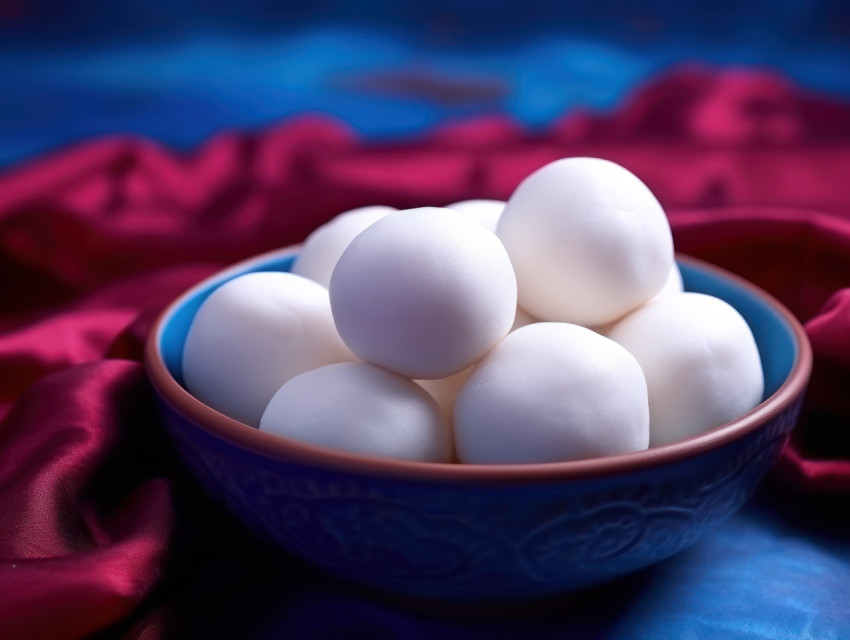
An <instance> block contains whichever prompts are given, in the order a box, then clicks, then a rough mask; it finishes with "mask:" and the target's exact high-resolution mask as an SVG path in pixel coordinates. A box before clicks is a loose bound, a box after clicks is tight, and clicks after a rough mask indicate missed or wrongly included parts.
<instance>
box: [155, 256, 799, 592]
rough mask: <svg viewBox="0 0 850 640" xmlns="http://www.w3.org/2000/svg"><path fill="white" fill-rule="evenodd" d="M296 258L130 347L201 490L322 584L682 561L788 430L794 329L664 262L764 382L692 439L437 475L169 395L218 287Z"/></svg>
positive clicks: (512, 586) (464, 588) (721, 286)
mask: <svg viewBox="0 0 850 640" xmlns="http://www.w3.org/2000/svg"><path fill="white" fill-rule="evenodd" d="M296 255H297V247H296V248H287V249H282V250H279V251H276V252H271V253H267V254H263V255H261V256H258V257H256V258H253V259H250V260H247V261H245V262H242V263H239V264H237V265H235V266H233V267H231V268H229V269H226V270H225V271H222V272H221V273H219V274H217V275H215V276H213V277H211V278H209V279H207V280H205V281H203V282H202V283H200V284H199V285H197V286H196V287H194V288H192V289H191V290H189V291H188V292H187V293H186V294H184V295H183V296H182V297H180V298H179V299H178V300H176V301H175V302H174V303H173V304H172V305H171V306H169V307H168V308H167V309H166V310H165V311H164V312H163V314H162V315H161V316H160V318H159V319H158V320H157V322H156V324H155V326H154V328H153V330H152V332H151V335H150V337H149V338H148V342H147V345H146V352H145V361H146V366H147V370H148V373H149V376H150V379H151V382H152V384H153V387H154V389H155V391H156V394H157V396H158V401H159V405H160V410H161V414H162V417H163V420H164V424H165V426H166V429H167V431H168V433H169V434H170V436H171V438H172V439H173V441H174V442H175V443H176V446H177V449H178V451H179V453H180V455H181V457H182V459H183V460H184V461H185V463H186V465H187V466H188V467H189V469H190V470H191V472H192V473H193V474H194V476H195V477H196V478H197V479H198V481H199V482H200V484H201V485H202V486H203V487H204V488H205V490H206V491H207V492H208V493H209V494H211V495H212V496H213V497H214V498H215V499H217V500H219V501H221V502H222V503H224V504H225V505H226V507H227V508H228V509H229V510H231V511H232V512H233V513H234V514H236V516H237V517H239V518H240V519H241V520H242V521H243V522H244V523H245V524H246V525H247V526H249V527H250V528H252V529H253V530H255V531H256V532H258V533H259V534H261V535H263V536H266V537H268V538H271V539H272V540H274V541H276V542H277V543H278V544H279V545H280V546H281V547H282V548H284V549H286V550H288V551H289V552H291V553H294V554H297V555H299V556H301V557H303V558H305V559H307V560H308V561H310V562H311V563H313V564H315V565H317V566H319V567H321V568H323V569H325V570H327V571H328V572H331V573H332V574H334V575H337V576H339V577H342V578H345V579H348V580H351V581H354V582H357V583H360V584H364V585H368V586H370V587H376V588H378V589H381V590H388V591H391V592H394V593H396V594H404V595H408V596H415V597H424V598H429V599H430V598H440V599H442V598H451V599H453V600H505V599H519V598H536V597H541V596H547V595H552V594H557V593H559V592H563V591H566V590H570V589H576V588H580V587H583V586H586V585H591V584H595V583H599V582H603V581H606V580H610V579H613V578H616V577H619V576H622V575H625V574H627V573H630V572H633V571H636V570H638V569H641V568H643V567H646V566H648V565H651V564H653V563H656V562H658V561H660V560H663V559H665V558H668V557H670V556H672V555H673V554H675V553H677V552H679V551H681V550H682V549H685V548H686V547H688V546H690V545H692V544H693V543H695V542H696V541H697V540H699V538H700V537H701V536H702V535H703V534H704V533H705V532H706V531H707V530H709V529H710V528H712V527H715V526H717V525H718V524H719V523H721V522H722V521H723V520H725V519H726V518H727V517H728V516H730V515H731V514H732V513H734V512H735V511H736V510H737V509H739V508H740V507H741V506H742V505H743V504H744V502H745V501H746V500H747V499H748V498H749V497H750V496H751V495H752V493H753V491H754V490H755V488H756V486H757V484H758V482H759V481H760V479H761V478H762V476H763V475H764V473H765V472H766V471H767V469H768V468H769V467H770V465H771V464H772V463H773V462H774V461H775V460H776V459H777V457H778V456H779V453H780V451H781V449H782V447H783V446H784V445H785V443H786V441H787V439H788V436H789V434H790V432H791V430H792V428H793V427H794V424H795V421H796V418H797V415H798V413H799V410H800V404H801V401H802V397H803V393H804V390H805V387H806V384H807V382H808V378H809V374H810V370H811V362H812V357H811V348H810V346H809V343H808V339H807V337H806V334H805V332H804V330H803V328H802V327H801V326H800V324H799V322H798V321H797V320H796V319H795V318H794V317H793V316H792V315H791V313H790V312H789V311H788V310H787V309H785V308H784V307H783V306H782V305H781V304H780V303H779V302H777V301H776V300H775V299H774V298H772V297H771V296H769V295H768V294H766V293H765V292H763V291H761V290H760V289H758V288H757V287H755V286H754V285H752V284H750V283H747V282H746V281H744V280H742V279H741V278H738V277H737V276H734V275H732V274H730V273H728V272H725V271H723V270H721V269H719V268H717V267H714V266H711V265H709V264H706V263H704V262H701V261H698V260H695V259H693V258H688V257H684V256H679V257H678V263H679V266H680V269H681V271H682V276H683V280H684V284H685V289H686V290H688V291H696V292H701V293H706V294H710V295H713V296H716V297H718V298H721V299H723V300H725V301H726V302H728V303H730V304H731V305H732V306H733V307H735V308H736V309H737V310H738V311H739V312H740V313H741V314H742V315H743V316H744V318H745V319H746V320H747V322H748V323H749V325H750V327H751V329H752V331H753V335H754V336H755V339H756V343H757V345H758V348H759V353H760V355H761V360H762V366H763V369H764V374H765V396H764V400H763V402H762V403H761V404H760V405H758V406H757V407H756V408H755V409H753V410H752V411H750V412H748V413H747V414H745V415H743V416H741V417H740V418H738V419H736V420H734V421H732V422H730V423H728V424H725V425H723V426H720V427H718V428H716V429H713V430H711V431H708V432H706V433H703V434H701V435H699V436H696V437H693V438H690V439H688V440H684V441H681V442H677V443H674V444H669V445H665V446H661V447H656V448H653V449H649V450H646V451H639V452H635V453H629V454H624V455H617V456H611V457H606V458H596V459H592V460H580V461H572V462H561V463H545V464H519V465H452V464H440V463H426V462H411V461H403V460H391V459H384V458H376V457H370V456H364V455H356V454H350V453H346V452H340V451H334V450H330V449H325V448H321V447H316V446H311V445H307V444H303V443H300V442H295V441H292V440H288V439H284V438H280V437H277V436H274V435H271V434H268V433H265V432H261V431H259V430H257V429H255V428H253V427H249V426H247V425H244V424H242V423H240V422H237V421H235V420H233V419H231V418H228V417H226V416H224V415H222V414H220V413H218V412H216V411H215V410H213V409H211V408H209V407H207V406H206V405H204V404H202V403H201V402H200V401H198V400H196V399H195V398H194V397H193V396H191V395H190V394H189V393H188V392H187V391H186V390H185V389H184V388H183V387H182V386H181V383H182V377H181V360H182V354H183V343H184V341H185V338H186V333H187V331H188V329H189V326H190V325H191V322H192V319H193V317H194V315H195V313H196V311H197V309H198V307H199V306H200V305H201V303H202V302H203V301H204V299H206V297H207V296H208V295H209V294H210V293H211V292H212V291H213V290H214V289H215V288H216V287H217V286H219V285H221V284H222V283H224V282H226V281H227V280H229V279H232V278H234V277H236V276H239V275H242V274H244V273H249V272H253V271H287V270H289V268H290V266H291V265H292V262H293V260H294V258H295V256H296Z"/></svg>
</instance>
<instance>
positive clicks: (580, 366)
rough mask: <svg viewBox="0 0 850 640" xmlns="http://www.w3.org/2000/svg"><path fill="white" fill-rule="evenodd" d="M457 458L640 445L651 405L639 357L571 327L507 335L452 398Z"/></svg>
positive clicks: (521, 459)
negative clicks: (453, 401)
mask: <svg viewBox="0 0 850 640" xmlns="http://www.w3.org/2000/svg"><path fill="white" fill-rule="evenodd" d="M454 433H455V448H456V451H457V455H458V458H459V459H460V461H461V462H464V463H471V464H512V463H537V462H559V461H566V460H580V459H584V458H595V457H599V456H610V455H615V454H620V453H627V452H631V451H639V450H642V449H646V447H647V444H648V442H649V407H648V404H647V391H646V382H645V381H644V377H643V372H642V371H641V368H640V365H639V364H638V363H637V360H635V359H634V357H632V356H631V355H630V354H629V352H628V351H626V350H625V349H624V348H622V347H621V346H620V345H618V344H617V343H615V342H613V341H611V340H608V339H607V338H605V337H603V336H600V335H599V334H596V333H594V332H593V331H591V330H590V329H586V328H584V327H580V326H578V325H572V324H566V323H558V322H541V323H535V324H530V325H527V326H525V327H522V328H520V329H517V330H516V331H514V332H512V333H511V334H509V335H508V336H507V337H506V338H505V339H504V340H502V341H501V342H500V343H499V344H498V345H496V346H495V347H494V348H493V350H492V351H490V353H488V354H487V356H486V357H485V358H484V359H482V360H481V362H479V363H478V364H477V365H476V367H475V369H474V370H473V372H472V374H471V375H470V376H469V379H468V380H467V381H466V384H464V386H463V388H462V389H461V390H460V393H459V394H458V397H457V401H456V403H455V413H454Z"/></svg>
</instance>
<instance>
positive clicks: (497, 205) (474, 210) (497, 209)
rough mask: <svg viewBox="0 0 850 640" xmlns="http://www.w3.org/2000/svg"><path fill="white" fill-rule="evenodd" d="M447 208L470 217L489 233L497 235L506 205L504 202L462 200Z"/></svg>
mask: <svg viewBox="0 0 850 640" xmlns="http://www.w3.org/2000/svg"><path fill="white" fill-rule="evenodd" d="M446 208H447V209H452V210H454V211H457V212H459V213H462V214H463V215H465V216H469V217H470V218H472V219H473V220H475V221H476V222H477V223H478V224H480V225H481V226H482V227H484V228H485V229H487V230H488V231H492V232H493V233H496V226H498V224H499V218H501V217H502V211H504V210H505V203H504V201H502V200H462V201H460V202H454V203H452V204H450V205H448V206H447V207H446Z"/></svg>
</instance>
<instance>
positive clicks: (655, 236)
mask: <svg viewBox="0 0 850 640" xmlns="http://www.w3.org/2000/svg"><path fill="white" fill-rule="evenodd" d="M496 233H497V235H498V236H499V237H500V238H501V239H502V242H503V243H504V245H505V248H506V249H507V251H508V254H509V255H510V257H511V261H512V262H513V265H514V270H515V272H516V276H517V283H518V286H519V304H520V305H521V306H522V307H523V308H524V309H525V310H526V311H528V312H529V313H530V314H531V315H533V316H535V317H536V318H539V319H540V320H544V321H558V322H572V323H576V324H581V325H584V326H600V325H604V324H606V323H608V322H611V321H612V320H616V319H617V318H620V317H622V316H624V315H625V314H627V313H628V312H630V311H632V310H634V309H636V308H638V307H639V306H641V305H642V304H644V303H645V302H647V301H648V300H649V299H651V298H652V297H653V296H654V295H655V294H657V293H658V292H659V291H660V290H661V288H662V287H663V286H664V282H665V280H666V279H667V277H668V276H669V274H670V269H671V267H672V266H673V240H672V236H671V233H670V226H669V224H668V222H667V217H666V216H665V214H664V210H663V209H662V208H661V205H660V204H659V203H658V200H656V199H655V196H654V195H652V192H651V191H650V190H649V189H648V188H647V186H646V185H645V184H644V183H643V182H641V181H640V180H639V179H638V178H637V177H636V176H635V175H634V174H632V173H631V172H629V171H628V170H627V169H624V168H623V167H621V166H619V165H617V164H615V163H613V162H609V161H608V160H602V159H599V158H566V159H562V160H557V161H555V162H552V163H551V164H548V165H546V166H545V167H543V168H542V169H539V170H538V171H535V172H534V173H532V174H531V175H530V176H528V177H527V178H526V179H525V180H523V182H522V183H521V184H520V185H519V187H517V189H516V191H514V193H513V195H511V197H510V199H509V200H508V203H507V205H506V206H505V210H504V212H503V213H502V217H501V218H500V220H499V226H498V228H497V230H496Z"/></svg>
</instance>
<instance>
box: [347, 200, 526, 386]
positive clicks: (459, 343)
mask: <svg viewBox="0 0 850 640" xmlns="http://www.w3.org/2000/svg"><path fill="white" fill-rule="evenodd" d="M330 299H331V309H332V310H333V315H334V320H335V321H336V325H337V329H338V330H339V333H340V335H341V336H342V339H343V340H344V341H345V343H346V344H347V345H348V346H349V348H350V349H351V350H352V351H353V352H354V353H355V354H357V356H359V357H360V358H361V359H363V360H365V361H367V362H372V363H374V364H377V365H380V366H383V367H386V368H387V369H390V370H392V371H395V372H396V373H399V374H402V375H404V376H406V377H408V378H428V379H433V378H443V377H445V376H449V375H452V374H454V373H457V372H458V371H461V370H463V369H465V368H466V367H468V366H470V365H471V364H473V363H474V362H476V361H477V360H478V359H480V358H481V357H482V356H483V355H484V354H485V353H487V351H489V350H490V349H491V348H492V347H493V345H495V344H496V343H497V342H498V341H499V340H500V339H501V338H502V337H503V336H504V335H505V334H507V332H508V330H509V329H510V328H511V325H512V323H513V321H514V314H515V312H516V278H515V277H514V272H513V269H512V267H511V262H510V259H509V258H508V254H507V253H506V252H505V248H504V247H503V246H502V243H501V242H500V241H499V239H498V238H497V237H496V236H495V235H494V234H492V233H490V232H489V231H487V230H486V229H484V228H483V227H482V226H481V225H479V224H477V223H475V222H473V221H472V220H469V219H468V218H466V217H464V216H459V215H457V213H456V212H454V211H448V210H446V209H437V208H422V209H410V210H407V211H399V212H397V213H391V214H390V215H388V216H386V217H385V218H382V219H381V220H378V221H377V222H375V223H374V224H373V225H372V226H370V227H369V228H368V229H366V230H365V231H363V232H362V233H361V234H360V235H359V236H357V237H356V238H355V239H354V240H352V242H351V244H350V245H349V246H348V248H347V249H346V250H345V252H344V253H343V254H342V256H341V257H340V259H339V262H338V263H337V266H336V269H334V273H333V276H332V277H331V284H330Z"/></svg>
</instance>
